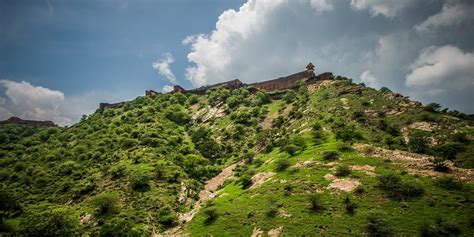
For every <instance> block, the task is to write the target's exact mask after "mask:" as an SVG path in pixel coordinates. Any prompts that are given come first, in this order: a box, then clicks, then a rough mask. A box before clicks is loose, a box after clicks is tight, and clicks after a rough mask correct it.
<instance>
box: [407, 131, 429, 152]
mask: <svg viewBox="0 0 474 237" xmlns="http://www.w3.org/2000/svg"><path fill="white" fill-rule="evenodd" d="M408 139H409V142H408V148H410V150H411V151H413V152H416V153H423V152H426V151H427V150H428V137H427V136H426V135H425V133H424V132H422V131H413V132H411V133H410V135H409V137H408Z"/></svg>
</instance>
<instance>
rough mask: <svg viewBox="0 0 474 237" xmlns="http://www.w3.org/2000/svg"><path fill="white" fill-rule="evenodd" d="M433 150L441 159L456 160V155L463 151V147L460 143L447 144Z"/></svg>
mask: <svg viewBox="0 0 474 237" xmlns="http://www.w3.org/2000/svg"><path fill="white" fill-rule="evenodd" d="M434 150H435V152H436V153H437V154H438V155H439V156H440V157H442V158H443V159H447V160H454V159H456V155H457V154H458V153H460V152H462V151H464V146H463V144H461V143H457V142H448V143H445V144H442V145H439V146H436V147H435V148H434Z"/></svg>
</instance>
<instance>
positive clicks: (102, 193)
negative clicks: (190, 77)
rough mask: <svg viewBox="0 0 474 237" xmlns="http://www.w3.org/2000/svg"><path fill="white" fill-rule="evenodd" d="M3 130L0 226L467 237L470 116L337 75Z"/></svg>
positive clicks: (470, 222) (36, 230) (221, 90)
mask: <svg viewBox="0 0 474 237" xmlns="http://www.w3.org/2000/svg"><path fill="white" fill-rule="evenodd" d="M295 75H296V74H295ZM230 89H231V90H230ZM0 126H1V127H0V130H1V131H0V138H1V139H2V143H1V145H0V157H1V159H0V179H1V180H2V190H1V191H0V203H1V213H2V224H1V231H2V232H7V233H21V234H24V235H27V236H44V235H52V236H54V235H62V236H64V235H82V234H86V235H94V236H95V235H101V236H110V235H112V236H114V235H119V234H126V233H128V234H129V235H137V236H142V235H152V234H153V235H156V234H158V233H167V234H178V233H189V234H191V235H193V236H194V235H197V236H200V235H205V234H208V233H210V234H213V235H216V236H219V235H231V236H235V235H245V236H248V235H254V236H259V235H262V234H268V235H278V234H279V233H280V234H281V233H283V234H290V235H302V234H304V235H352V234H354V235H362V234H364V233H365V234H367V233H368V234H372V235H377V234H379V235H387V234H390V233H393V234H402V235H419V234H425V235H429V236H434V235H435V234H439V235H442V234H452V235H456V234H463V235H472V234H473V233H474V230H473V229H474V227H473V226H474V218H473V216H472V213H473V212H474V203H473V201H474V200H473V185H472V183H473V182H474V174H473V172H472V168H473V167H474V160H473V156H472V155H473V154H474V143H473V142H472V139H473V138H472V134H473V129H474V128H473V122H472V121H471V120H467V119H465V116H464V115H462V114H460V113H459V112H456V111H447V110H441V109H440V108H439V106H438V105H436V104H430V105H426V106H423V105H421V104H420V103H418V102H414V101H411V100H410V99H409V98H407V97H403V96H401V95H399V94H396V93H392V92H391V91H390V90H388V89H387V88H383V89H381V90H380V91H378V90H375V89H372V88H368V87H365V86H364V85H362V84H354V83H352V82H351V80H350V79H347V78H344V77H340V76H338V77H335V78H334V79H329V78H326V79H325V80H318V81H316V82H314V83H310V84H305V83H298V86H296V87H294V88H293V89H289V90H281V91H279V90H271V91H262V90H258V89H257V90H255V89H254V87H251V86H250V87H239V88H236V89H235V88H229V89H226V88H225V87H216V88H208V89H207V90H206V93H199V94H194V93H189V92H186V91H183V93H167V94H157V93H153V94H152V95H151V94H150V96H144V97H138V98H136V99H135V100H133V101H130V102H124V103H119V104H116V105H114V106H113V107H107V106H101V108H100V109H98V110H97V111H96V112H95V113H94V114H92V115H90V116H88V117H87V118H85V119H83V120H82V121H80V122H79V123H77V124H75V125H74V126H72V127H69V128H61V127H37V126H36V127H35V126H31V125H24V124H23V125H21V124H20V125H15V124H7V125H0ZM25 131H28V132H25Z"/></svg>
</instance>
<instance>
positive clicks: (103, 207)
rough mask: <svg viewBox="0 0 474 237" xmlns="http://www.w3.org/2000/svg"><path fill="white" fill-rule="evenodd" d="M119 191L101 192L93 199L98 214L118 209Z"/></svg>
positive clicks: (113, 211) (109, 212)
mask: <svg viewBox="0 0 474 237" xmlns="http://www.w3.org/2000/svg"><path fill="white" fill-rule="evenodd" d="M118 203H119V195H118V193H115V192H113V193H101V194H99V195H97V196H95V197H94V198H93V199H92V205H93V206H94V207H95V208H96V211H97V214H98V215H105V214H111V213H115V212H117V211H118Z"/></svg>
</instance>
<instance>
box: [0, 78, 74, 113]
mask: <svg viewBox="0 0 474 237" xmlns="http://www.w3.org/2000/svg"><path fill="white" fill-rule="evenodd" d="M0 84H1V85H2V86H3V87H4V88H5V89H6V90H5V95H6V96H7V99H8V100H4V102H3V104H2V106H4V107H3V108H2V109H1V110H0V112H1V113H2V115H1V117H3V118H5V117H7V116H11V115H13V114H14V115H18V116H20V117H22V118H25V119H35V120H47V119H54V120H56V121H61V122H69V121H68V119H67V118H65V117H62V116H61V115H60V113H59V111H58V108H59V105H60V104H61V103H62V102H63V100H64V94H63V93H62V92H61V91H57V90H51V89H48V88H44V87H41V86H33V85H31V84H30V83H28V82H25V81H22V82H15V81H10V80H0Z"/></svg>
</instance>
